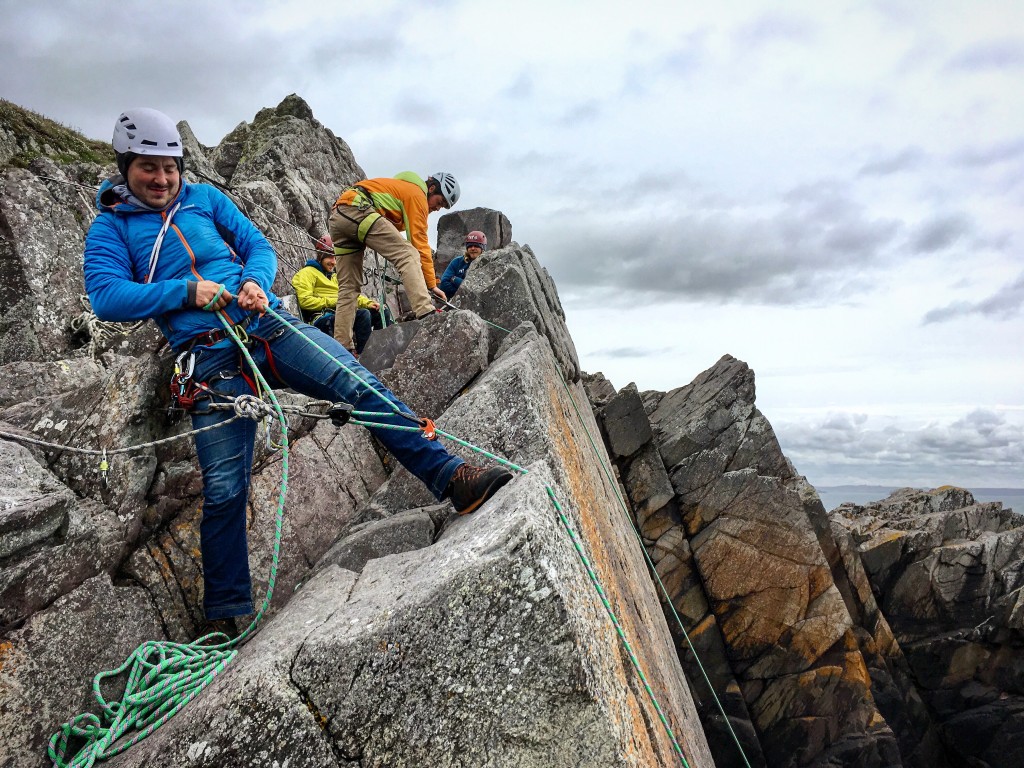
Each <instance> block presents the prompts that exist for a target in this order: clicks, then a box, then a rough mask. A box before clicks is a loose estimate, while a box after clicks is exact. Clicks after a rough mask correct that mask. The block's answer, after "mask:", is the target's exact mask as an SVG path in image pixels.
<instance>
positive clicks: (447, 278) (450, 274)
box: [441, 256, 462, 285]
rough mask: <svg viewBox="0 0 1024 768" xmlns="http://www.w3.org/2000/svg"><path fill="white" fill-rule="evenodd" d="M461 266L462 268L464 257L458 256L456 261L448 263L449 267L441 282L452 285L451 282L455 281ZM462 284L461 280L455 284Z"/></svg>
mask: <svg viewBox="0 0 1024 768" xmlns="http://www.w3.org/2000/svg"><path fill="white" fill-rule="evenodd" d="M461 266H462V257H461V256H456V257H455V258H454V259H452V260H451V261H450V262H448V267H447V268H446V269H445V271H444V274H443V275H441V282H442V283H445V282H448V283H450V282H452V281H453V279H456V278H455V273H456V272H457V271H458V270H459V268H460V267H461ZM461 282H462V281H461V280H458V282H456V283H455V284H456V285H458V284H459V283H461Z"/></svg>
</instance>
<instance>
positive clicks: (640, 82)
mask: <svg viewBox="0 0 1024 768" xmlns="http://www.w3.org/2000/svg"><path fill="white" fill-rule="evenodd" d="M707 38H708V32H707V30H704V29H701V30H696V31H694V32H690V33H688V34H686V35H682V36H681V37H680V39H679V40H678V42H677V43H676V44H675V45H673V46H672V47H671V48H670V49H669V50H668V51H666V52H664V53H660V54H658V55H657V56H654V57H651V58H649V59H646V60H642V61H636V62H627V63H626V66H625V67H624V69H623V79H622V93H623V94H624V95H627V96H643V95H645V94H647V93H648V92H649V91H651V90H652V89H653V88H656V87H657V84H658V83H659V82H661V81H662V80H663V79H665V78H666V77H667V78H669V79H673V80H674V79H678V78H680V77H688V76H690V75H692V74H694V73H696V72H697V71H699V70H700V69H701V68H702V67H703V66H704V65H705V63H706V62H707V60H708V57H709V55H710V54H709V53H708V47H707ZM635 49H637V50H643V49H644V45H637V46H635Z"/></svg>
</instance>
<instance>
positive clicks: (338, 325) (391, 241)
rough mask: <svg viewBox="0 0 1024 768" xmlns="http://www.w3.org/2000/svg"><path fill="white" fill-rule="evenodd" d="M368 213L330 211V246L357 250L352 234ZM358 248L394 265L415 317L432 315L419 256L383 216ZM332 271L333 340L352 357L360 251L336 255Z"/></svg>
mask: <svg viewBox="0 0 1024 768" xmlns="http://www.w3.org/2000/svg"><path fill="white" fill-rule="evenodd" d="M371 213H375V211H374V210H373V209H372V208H366V209H359V208H355V207H353V206H351V205H339V206H337V207H336V208H335V209H334V210H333V211H331V217H330V219H329V220H328V222H327V229H328V232H329V233H330V235H331V240H332V241H333V242H334V245H335V246H337V247H341V248H355V247H357V246H360V243H359V238H358V236H357V235H356V230H358V229H359V224H360V222H362V220H363V219H365V218H366V217H367V216H369V215H370V214H371ZM362 246H363V247H365V248H372V249H373V250H375V251H376V252H377V253H379V254H380V255H381V256H383V257H384V258H385V259H387V260H388V261H390V262H391V263H392V264H394V265H395V267H396V268H397V269H398V274H399V276H400V277H401V278H402V285H404V286H405V293H406V295H407V296H408V297H409V303H410V304H411V305H412V309H413V312H415V313H416V316H417V317H420V316H422V315H425V314H427V313H429V312H433V311H434V302H433V301H431V299H430V293H429V292H428V291H427V283H426V280H424V278H423V267H422V265H421V264H420V252H419V251H417V250H416V249H415V248H414V247H413V246H412V243H410V242H409V241H407V240H406V239H405V238H404V237H402V236H401V235H400V234H399V232H398V230H397V229H395V227H394V226H393V225H392V224H391V222H390V221H388V220H387V219H385V218H384V217H383V216H382V217H381V218H379V219H377V221H375V222H374V223H373V225H372V226H371V227H370V230H369V232H367V233H366V240H365V241H364V242H363V243H362ZM335 271H336V272H337V273H338V306H337V309H335V311H334V338H336V339H337V340H338V342H339V343H341V345H342V346H344V347H345V348H346V349H347V350H349V351H350V352H352V353H353V354H355V348H356V347H355V341H354V340H353V339H352V324H353V323H354V322H355V318H356V301H357V300H358V298H359V289H360V288H361V287H362V285H363V250H362V247H361V248H360V250H358V251H356V252H355V253H348V254H341V255H339V256H338V261H337V266H336V267H335Z"/></svg>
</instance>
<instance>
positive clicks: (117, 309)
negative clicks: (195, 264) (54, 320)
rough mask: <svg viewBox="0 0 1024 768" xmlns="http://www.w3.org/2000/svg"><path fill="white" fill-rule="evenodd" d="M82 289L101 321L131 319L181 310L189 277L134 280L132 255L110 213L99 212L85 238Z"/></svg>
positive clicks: (125, 320)
mask: <svg viewBox="0 0 1024 768" xmlns="http://www.w3.org/2000/svg"><path fill="white" fill-rule="evenodd" d="M84 273H85V292H86V293H87V294H88V295H89V303H90V304H92V309H93V312H95V313H96V316H97V317H98V318H100V319H101V320H109V321H112V322H119V323H123V322H131V321H133V320H145V319H146V318H150V317H156V316H157V315H161V314H163V313H164V312H170V311H172V310H176V309H181V308H182V307H184V306H186V305H187V303H188V282H189V281H188V280H185V279H182V280H164V281H161V282H156V283H150V284H149V285H144V284H142V283H136V282H134V280H133V279H132V278H133V275H132V266H131V257H130V255H129V252H128V246H127V244H126V243H125V242H124V240H123V238H122V236H121V233H120V231H119V230H118V228H117V224H116V222H115V221H114V216H113V215H112V214H102V213H101V214H100V215H99V216H97V217H96V219H95V220H94V221H93V223H92V226H91V227H89V234H88V235H86V238H85V258H84Z"/></svg>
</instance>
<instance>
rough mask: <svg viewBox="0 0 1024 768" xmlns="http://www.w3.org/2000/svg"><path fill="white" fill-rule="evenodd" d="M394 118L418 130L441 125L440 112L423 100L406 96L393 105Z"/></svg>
mask: <svg viewBox="0 0 1024 768" xmlns="http://www.w3.org/2000/svg"><path fill="white" fill-rule="evenodd" d="M395 116H396V117H397V118H398V120H399V122H404V123H411V124H412V125H414V126H418V127H419V128H429V127H435V126H438V125H442V124H443V122H444V121H443V119H442V114H441V110H439V109H438V108H437V107H436V106H435V105H434V104H432V103H431V102H429V101H426V100H425V99H420V98H416V97H415V96H409V95H407V96H406V97H405V98H403V99H399V100H398V102H396V104H395Z"/></svg>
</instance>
